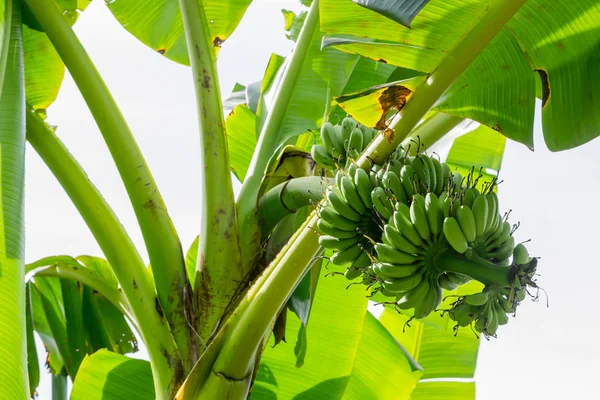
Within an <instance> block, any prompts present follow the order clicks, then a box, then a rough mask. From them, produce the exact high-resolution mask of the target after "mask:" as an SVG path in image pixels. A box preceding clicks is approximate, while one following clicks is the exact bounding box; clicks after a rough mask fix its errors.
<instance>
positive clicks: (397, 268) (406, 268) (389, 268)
mask: <svg viewBox="0 0 600 400" xmlns="http://www.w3.org/2000/svg"><path fill="white" fill-rule="evenodd" d="M423 265H424V263H422V262H421V263H416V264H410V265H404V264H390V263H376V264H374V266H375V267H376V268H377V269H376V270H375V271H376V272H377V273H378V274H381V275H380V276H381V277H382V278H384V279H385V278H406V277H409V276H412V275H414V274H415V273H417V271H418V270H419V268H421V267H423Z"/></svg>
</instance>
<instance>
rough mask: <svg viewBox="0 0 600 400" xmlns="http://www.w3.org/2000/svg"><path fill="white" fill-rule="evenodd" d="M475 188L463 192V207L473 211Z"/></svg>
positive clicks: (475, 195)
mask: <svg viewBox="0 0 600 400" xmlns="http://www.w3.org/2000/svg"><path fill="white" fill-rule="evenodd" d="M476 190H477V189H475V188H469V189H467V190H465V194H464V195H463V205H465V206H467V207H469V208H471V209H473V203H474V202H475V198H476V197H477V193H476Z"/></svg>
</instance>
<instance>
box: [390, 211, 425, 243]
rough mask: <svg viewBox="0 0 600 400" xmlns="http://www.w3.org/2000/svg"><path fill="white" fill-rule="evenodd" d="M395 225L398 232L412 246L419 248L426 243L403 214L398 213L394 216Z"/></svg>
mask: <svg viewBox="0 0 600 400" xmlns="http://www.w3.org/2000/svg"><path fill="white" fill-rule="evenodd" d="M393 219H394V223H395V225H396V228H398V232H400V233H401V234H402V236H404V237H405V238H407V239H408V240H409V241H410V242H411V243H412V244H414V245H415V246H417V247H423V245H424V242H423V239H422V238H421V235H419V233H418V232H417V230H416V229H415V227H414V225H413V224H412V222H410V220H409V219H408V218H406V217H405V216H404V215H403V214H402V213H401V212H399V211H396V212H395V213H394V215H393Z"/></svg>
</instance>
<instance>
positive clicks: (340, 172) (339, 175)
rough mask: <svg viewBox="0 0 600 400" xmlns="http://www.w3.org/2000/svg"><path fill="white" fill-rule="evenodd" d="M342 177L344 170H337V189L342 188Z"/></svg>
mask: <svg viewBox="0 0 600 400" xmlns="http://www.w3.org/2000/svg"><path fill="white" fill-rule="evenodd" d="M343 177H344V172H343V171H340V170H338V172H336V173H335V185H336V186H337V188H338V190H342V178H343Z"/></svg>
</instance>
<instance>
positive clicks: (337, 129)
mask: <svg viewBox="0 0 600 400" xmlns="http://www.w3.org/2000/svg"><path fill="white" fill-rule="evenodd" d="M328 132H329V138H330V139H331V144H332V145H333V151H332V153H331V155H332V156H333V158H334V159H338V160H339V162H340V163H342V162H344V161H345V160H346V151H345V150H344V140H343V139H342V127H341V126H339V125H336V126H334V127H333V131H331V130H330V131H328Z"/></svg>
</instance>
